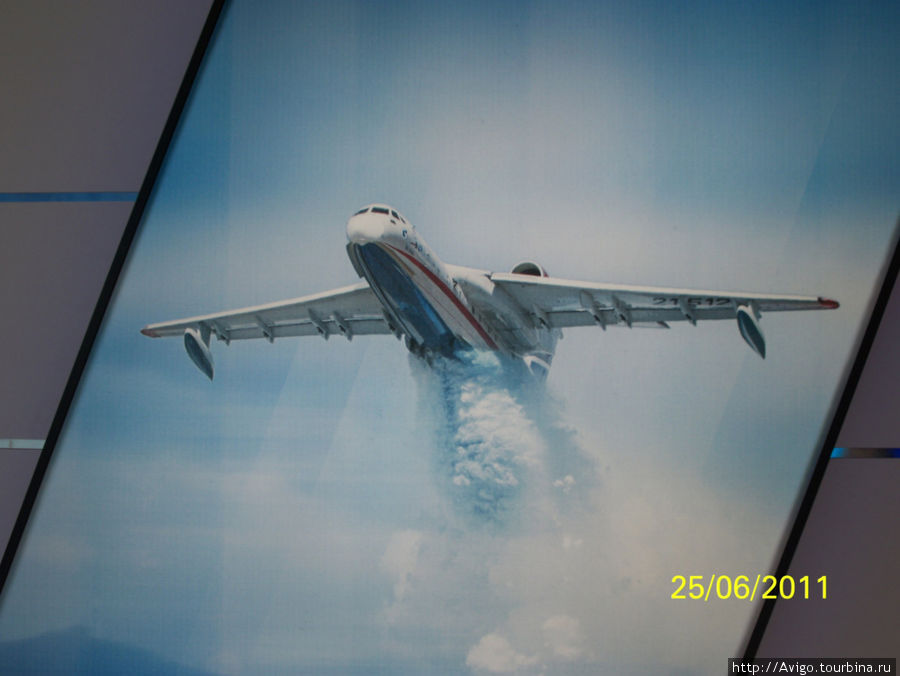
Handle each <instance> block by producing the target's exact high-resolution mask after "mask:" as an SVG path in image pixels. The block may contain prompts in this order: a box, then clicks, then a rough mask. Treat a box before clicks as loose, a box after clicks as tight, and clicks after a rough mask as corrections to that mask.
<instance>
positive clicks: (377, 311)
mask: <svg viewBox="0 0 900 676" xmlns="http://www.w3.org/2000/svg"><path fill="white" fill-rule="evenodd" d="M188 329H193V330H195V331H198V332H199V333H200V334H202V335H203V336H204V340H205V342H206V343H207V346H208V344H209V336H210V335H214V336H216V338H218V339H219V340H222V341H224V342H226V343H229V342H231V341H232V340H243V339H248V338H266V339H268V340H269V341H273V340H275V338H282V337H288V336H315V335H321V336H324V337H325V338H328V337H329V336H331V335H339V336H340V335H342V336H344V337H346V338H352V337H353V336H355V335H371V334H382V333H391V332H392V331H391V329H390V327H389V326H388V323H387V320H386V319H385V316H384V314H383V312H382V306H381V303H379V302H378V299H377V298H376V297H375V294H374V293H373V292H372V289H371V288H370V287H369V285H368V284H367V283H366V282H360V283H358V284H353V285H351V286H345V287H343V288H340V289H334V290H333V291H326V292H324V293H318V294H314V295H312V296H304V297H302V298H293V299H290V300H283V301H278V302H276V303H267V304H266V305H256V306H254V307H245V308H241V309H239V310H229V311H226V312H217V313H215V314H209V315H200V316H198V317H188V318H185V319H176V320H174V321H170V322H160V323H158V324H148V325H147V326H145V327H144V328H143V329H141V333H143V334H144V335H145V336H150V337H151V338H164V337H169V336H181V335H183V334H184V333H185V331H187V330H188Z"/></svg>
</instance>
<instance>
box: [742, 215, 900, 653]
mask: <svg viewBox="0 0 900 676" xmlns="http://www.w3.org/2000/svg"><path fill="white" fill-rule="evenodd" d="M894 232H895V235H894V237H895V238H896V239H895V245H894V253H893V255H892V256H891V260H890V263H889V264H888V267H887V270H886V271H885V273H884V278H883V281H882V283H881V291H880V292H879V293H878V298H877V299H876V301H875V305H874V306H873V308H872V314H871V316H870V317H869V323H868V325H867V326H866V331H865V333H864V334H863V337H862V340H861V341H860V344H859V349H858V350H857V352H856V359H855V360H854V361H853V366H852V367H851V369H850V373H849V375H848V376H847V381H846V384H845V385H844V391H843V393H842V394H841V398H840V401H839V402H838V405H837V408H836V409H835V411H834V417H833V418H832V419H831V426H830V427H829V429H828V434H827V435H826V436H825V440H824V441H823V442H822V447H821V448H820V449H819V456H818V459H817V460H816V464H815V466H814V467H813V470H812V473H811V475H810V478H809V484H808V485H807V488H806V492H805V494H804V495H803V500H802V501H801V502H800V506H799V507H798V509H797V516H796V518H795V520H794V525H793V526H792V527H791V530H790V533H789V534H788V537H787V540H785V543H784V549H783V550H782V553H781V558H780V559H779V561H778V566H777V567H776V568H775V572H774V575H775V576H776V577H778V578H780V577H781V576H783V575H787V573H788V568H789V566H790V564H791V560H792V559H793V558H794V553H795V552H796V551H797V545H798V544H799V542H800V536H801V535H802V533H803V528H804V527H805V526H806V520H807V519H808V518H809V514H810V512H811V511H812V506H813V502H815V499H816V494H817V493H818V492H819V486H820V485H821V484H822V477H824V476H825V469H826V467H827V466H828V461H829V460H830V459H831V454H832V452H833V451H834V448H835V444H836V443H837V438H838V434H839V433H840V431H841V427H843V425H844V419H845V418H846V416H847V410H848V409H849V408H850V402H851V401H852V400H853V395H854V394H855V393H856V387H857V385H859V379H860V376H861V375H862V372H863V368H864V367H865V364H866V361H867V359H868V357H869V352H870V351H871V349H872V344H873V343H874V342H875V335H876V334H877V333H878V327H879V326H880V325H881V319H882V317H883V316H884V311H885V308H886V307H887V303H888V300H889V299H890V296H891V292H892V291H893V290H894V284H895V283H896V281H897V273H898V270H900V238H898V234H897V233H898V232H900V216H898V217H897V222H896V223H895V226H894ZM776 600H777V599H767V600H765V601H763V606H762V608H761V609H760V611H759V615H758V616H757V618H756V624H755V625H754V627H753V631H752V633H751V634H750V638H749V639H748V640H747V647H746V648H745V649H744V657H743V659H744V660H750V659H753V658H755V657H756V651H757V650H759V646H760V643H762V639H763V635H764V634H765V632H766V627H767V626H768V624H769V619H770V618H771V617H772V612H773V611H774V610H775V602H776Z"/></svg>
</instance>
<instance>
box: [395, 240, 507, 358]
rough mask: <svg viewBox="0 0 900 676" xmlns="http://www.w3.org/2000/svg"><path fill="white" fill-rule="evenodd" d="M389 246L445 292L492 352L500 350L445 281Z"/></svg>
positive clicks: (414, 259) (412, 258) (412, 257)
mask: <svg viewBox="0 0 900 676" xmlns="http://www.w3.org/2000/svg"><path fill="white" fill-rule="evenodd" d="M388 246H389V247H391V248H392V249H393V250H394V251H396V252H397V253H399V254H402V255H403V256H405V257H406V258H408V259H409V260H410V261H412V262H413V264H414V265H415V266H416V267H417V268H419V269H420V270H421V271H422V272H424V273H425V275H426V276H427V277H428V279H430V280H431V281H432V282H433V283H434V284H435V286H437V287H438V288H439V289H440V290H441V291H443V292H444V295H446V296H447V298H449V299H450V300H452V301H453V304H454V305H455V306H456V309H457V310H459V311H460V313H462V316H463V317H465V318H466V319H467V320H469V323H471V324H472V326H473V327H475V330H476V331H477V332H478V335H479V336H481V338H482V340H484V342H485V343H487V344H488V347H490V348H491V349H492V350H496V349H498V348H497V343H495V342H494V341H493V340H491V337H490V336H489V335H488V334H487V332H486V331H485V330H484V328H482V326H481V325H480V324H479V323H478V320H477V319H475V317H473V316H472V313H471V312H469V309H468V308H467V307H466V306H465V305H463V304H462V301H460V300H459V298H457V297H456V295H455V294H454V293H453V292H452V291H451V290H450V289H448V288H447V285H446V284H444V282H443V281H441V278H440V277H438V276H437V275H436V274H434V273H433V272H432V271H431V270H429V269H428V268H426V267H425V266H424V265H422V263H421V262H420V261H418V260H417V259H416V257H415V256H410V255H409V254H408V253H406V252H405V251H402V250H400V249H398V248H397V247H395V246H392V245H390V244H388Z"/></svg>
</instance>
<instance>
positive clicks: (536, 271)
mask: <svg viewBox="0 0 900 676" xmlns="http://www.w3.org/2000/svg"><path fill="white" fill-rule="evenodd" d="M510 272H512V273H513V274H516V275H531V276H532V277H549V276H550V275H548V274H547V271H546V270H544V268H543V267H542V266H540V265H539V264H537V263H535V262H534V261H522V262H521V263H516V265H515V267H514V268H513V269H512V270H510Z"/></svg>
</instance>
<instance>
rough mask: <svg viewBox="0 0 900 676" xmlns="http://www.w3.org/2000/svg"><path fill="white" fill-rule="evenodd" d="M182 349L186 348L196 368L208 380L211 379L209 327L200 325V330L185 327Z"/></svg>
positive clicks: (211, 359)
mask: <svg viewBox="0 0 900 676" xmlns="http://www.w3.org/2000/svg"><path fill="white" fill-rule="evenodd" d="M184 349H185V350H187V353H188V357H190V358H191V361H192V362H194V364H196V366H197V368H198V369H200V370H201V371H203V373H204V374H206V377H207V378H209V379H210V380H212V379H213V357H212V352H211V351H210V349H209V329H205V330H204V327H202V326H201V330H200V331H198V330H197V329H185V332H184Z"/></svg>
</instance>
